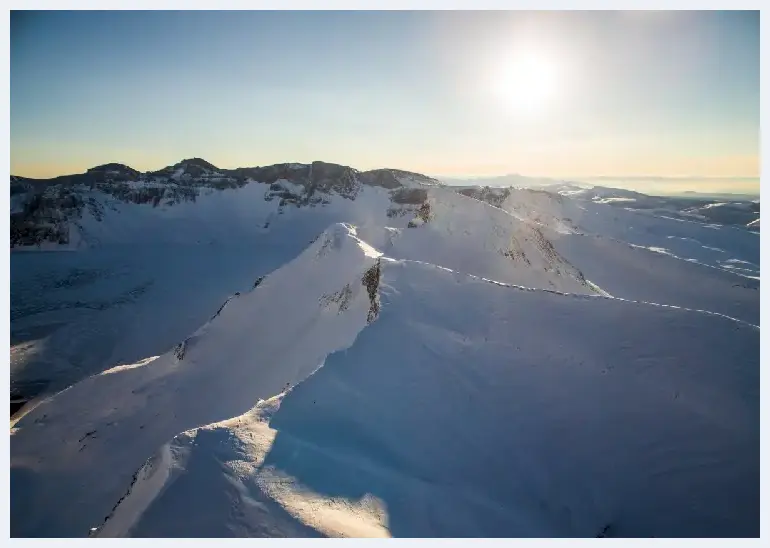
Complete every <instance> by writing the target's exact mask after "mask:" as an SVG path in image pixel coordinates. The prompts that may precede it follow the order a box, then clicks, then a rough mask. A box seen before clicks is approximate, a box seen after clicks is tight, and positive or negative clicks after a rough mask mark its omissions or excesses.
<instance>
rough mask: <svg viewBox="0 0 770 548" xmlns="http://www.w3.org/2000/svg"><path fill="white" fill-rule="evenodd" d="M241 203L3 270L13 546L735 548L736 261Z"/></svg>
mask: <svg viewBox="0 0 770 548" xmlns="http://www.w3.org/2000/svg"><path fill="white" fill-rule="evenodd" d="M259 187H260V185H247V186H245V187H243V188H242V189H238V190H228V191H223V192H217V193H213V194H211V195H210V196H209V197H204V198H199V200H198V201H197V203H195V204H180V205H179V206H176V207H178V209H175V208H168V209H167V210H165V211H161V210H153V209H152V208H149V207H148V208H143V206H137V205H133V204H132V205H124V206H123V210H121V212H120V213H115V214H114V215H111V216H109V217H108V218H106V219H105V221H104V222H102V223H93V224H92V225H91V226H88V224H87V223H85V224H86V227H85V229H86V230H84V232H85V233H87V236H88V237H89V238H91V241H94V242H95V241H98V242H99V245H98V246H96V247H93V248H91V249H87V250H79V251H76V252H72V253H53V252H46V253H35V252H22V253H14V254H13V255H12V264H11V267H12V272H11V274H12V286H11V299H12V301H11V305H12V311H11V319H12V330H11V335H12V349H11V362H12V364H11V367H12V369H11V378H12V381H14V382H15V383H17V384H19V385H22V386H23V385H24V383H25V382H26V383H33V382H34V381H41V382H47V383H49V384H48V387H47V388H46V389H45V390H47V393H51V392H55V391H56V390H60V389H64V388H66V387H67V386H69V385H70V384H71V383H73V382H75V381H80V382H77V383H76V384H74V385H73V386H71V387H70V388H67V389H66V390H64V391H63V392H60V393H58V394H57V395H56V396H54V397H51V398H49V399H47V400H45V401H43V402H42V403H40V404H39V405H38V406H37V407H35V408H34V409H32V410H31V411H30V412H29V413H28V414H27V415H26V416H24V417H23V418H22V419H21V420H20V421H19V422H18V423H16V424H15V425H14V426H13V428H12V433H11V534H12V535H13V536H86V535H89V534H91V535H94V536H407V537H419V536H466V537H467V536H473V537H478V536H481V537H483V536H588V537H594V536H597V535H602V536H756V535H758V534H759V327H758V326H759V280H758V277H759V266H758V265H759V237H758V235H757V234H753V233H751V232H750V231H748V230H745V229H743V228H738V227H728V226H721V227H714V226H709V225H707V224H704V223H698V222H694V221H682V220H679V219H666V218H661V217H660V216H659V215H657V214H654V215H653V214H650V213H649V212H639V211H629V210H626V209H623V208H622V207H618V206H617V205H611V204H607V203H594V202H593V201H591V200H583V201H579V200H573V199H571V198H569V197H566V196H562V197H559V198H558V199H557V198H556V196H555V195H552V194H547V193H535V192H530V191H525V190H521V191H516V192H515V193H512V194H511V195H510V196H509V197H508V198H507V199H506V200H505V202H504V203H502V204H501V207H500V208H494V207H492V206H490V205H489V204H486V203H482V202H479V201H477V200H473V199H471V198H467V197H465V196H461V195H459V194H456V193H454V192H453V191H452V190H450V189H446V188H431V189H430V191H429V202H430V203H431V206H432V207H431V212H432V215H433V216H432V218H431V219H430V220H429V221H428V222H427V223H419V224H421V226H416V227H414V228H409V227H408V226H407V223H408V222H409V221H410V220H411V219H412V218H413V217H412V216H404V217H395V218H389V217H386V216H385V214H384V211H385V210H386V209H387V207H388V206H389V205H390V204H389V198H388V194H387V192H386V191H385V190H384V189H379V188H367V189H365V190H366V192H364V193H362V195H360V196H359V197H358V198H357V199H356V200H355V201H350V200H344V199H335V200H332V203H331V204H329V206H328V207H326V208H315V209H306V208H298V209H288V210H286V212H285V213H284V214H281V215H278V214H277V213H276V211H275V204H274V203H269V202H265V201H264V200H262V199H261V193H260V192H261V191H263V190H264V188H262V190H261V191H260V192H257V191H256V190H254V188H257V189H258V188H259ZM209 200H210V201H209ZM196 208H198V209H196ZM266 220H269V221H270V222H269V223H268V225H269V226H268V228H267V229H265V228H264V225H265V221H266ZM342 223H344V224H342ZM544 241H547V242H548V243H547V244H545V243H544ZM506 250H508V251H510V250H514V251H515V252H512V253H510V254H509V255H505V254H504V253H503V251H506ZM523 257H526V260H524V259H523ZM373 272H376V273H377V275H376V276H375V278H376V282H377V283H376V291H375V293H374V294H372V293H371V292H370V290H369V288H368V287H367V285H366V283H365V280H371V279H373V278H372V273H373ZM263 277H264V278H263ZM260 278H262V279H260ZM256 282H258V283H256ZM255 283H256V287H255ZM236 292H238V293H239V294H238V295H236V294H235V293H236ZM228 299H229V300H228ZM225 302H226V304H225V305H224V307H222V304H223V303H225ZM373 303H376V306H374V304H373ZM220 307H222V308H220ZM373 307H374V309H376V311H375V312H374V313H373V312H372V311H373ZM140 360H142V361H141V362H140ZM100 372H101V373H100ZM81 379H83V380H81Z"/></svg>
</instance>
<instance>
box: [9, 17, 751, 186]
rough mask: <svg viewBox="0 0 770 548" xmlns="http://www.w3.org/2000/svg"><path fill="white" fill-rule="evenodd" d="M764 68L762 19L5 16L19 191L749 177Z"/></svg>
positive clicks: (13, 164)
mask: <svg viewBox="0 0 770 548" xmlns="http://www.w3.org/2000/svg"><path fill="white" fill-rule="evenodd" d="M523 54H526V55H536V56H540V57H544V58H546V59H548V60H550V62H551V65H552V66H553V67H555V68H554V73H555V75H556V82H557V85H556V92H555V93H554V94H553V96H552V97H551V98H550V99H549V100H548V101H547V102H544V104H543V105H541V107H542V108H541V109H540V110H538V111H537V112H528V111H522V109H517V108H515V107H517V106H520V105H516V104H512V103H514V102H515V101H516V99H515V97H516V93H512V94H511V98H510V99H507V98H506V96H505V94H500V93H493V90H496V89H498V87H499V84H500V81H501V79H502V76H501V75H502V74H504V73H505V70H506V66H507V64H508V63H509V60H510V59H515V58H516V57H517V56H521V55H523ZM759 54H760V53H759V12H667V13H666V12H663V13H654V12H646V13H645V12H551V13H547V12H12V15H11V172H12V173H13V174H16V175H25V176H31V177H47V176H54V175H60V174H64V173H77V172H82V171H84V170H85V169H87V168H89V167H92V166H94V165H98V164H103V163H107V162H121V163H126V164H128V165H130V166H132V167H134V168H136V169H140V170H148V169H159V168H161V167H163V166H166V165H169V164H173V163H175V162H177V161H179V160H180V159H182V158H189V157H193V156H199V157H203V158H205V159H207V160H209V161H210V162H212V163H214V164H216V165H218V166H220V167H225V168H231V167H238V166H253V165H265V164H273V163H279V162H289V161H296V162H309V161H312V160H324V161H329V162H336V163H341V164H346V165H351V166H354V167H356V168H359V169H369V168H375V167H386V166H387V167H397V168H402V169H408V170H414V171H418V172H422V173H428V174H432V175H446V176H472V175H479V176H481V175H495V174H504V173H521V174H525V175H533V176H546V177H576V178H577V177H591V176H610V177H622V176H630V175H636V176H711V177H758V175H759ZM516 85H527V84H526V82H522V83H520V84H519V83H516ZM509 86H510V83H509Z"/></svg>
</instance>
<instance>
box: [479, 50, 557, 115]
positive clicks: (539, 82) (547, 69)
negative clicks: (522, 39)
mask: <svg viewBox="0 0 770 548" xmlns="http://www.w3.org/2000/svg"><path fill="white" fill-rule="evenodd" d="M494 78H495V80H496V82H495V86H494V87H495V91H496V92H497V95H498V96H499V97H500V98H501V99H502V100H503V101H504V103H505V104H506V105H507V106H508V107H509V108H510V109H512V110H513V111H515V112H523V113H528V114H536V113H539V112H541V111H543V110H544V109H546V108H547V107H548V105H549V104H550V103H552V101H553V100H554V98H555V97H556V95H557V92H558V90H559V71H558V67H557V65H556V64H555V63H554V62H553V61H552V60H551V59H549V58H547V57H545V56H541V55H536V54H534V53H526V54H521V55H517V56H514V57H512V58H509V59H506V60H505V61H504V62H503V63H502V66H500V67H499V68H498V72H497V74H496V75H495V76H494Z"/></svg>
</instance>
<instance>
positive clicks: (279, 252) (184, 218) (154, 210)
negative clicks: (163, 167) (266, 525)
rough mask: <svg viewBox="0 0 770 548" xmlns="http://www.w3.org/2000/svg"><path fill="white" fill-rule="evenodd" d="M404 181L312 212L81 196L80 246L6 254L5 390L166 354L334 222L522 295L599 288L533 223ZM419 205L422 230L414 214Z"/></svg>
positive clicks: (261, 191) (287, 185) (287, 186)
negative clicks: (402, 190)
mask: <svg viewBox="0 0 770 548" xmlns="http://www.w3.org/2000/svg"><path fill="white" fill-rule="evenodd" d="M399 180H400V182H401V184H403V185H405V187H406V188H407V189H412V190H414V189H417V190H418V192H416V193H414V192H413V193H412V194H413V195H410V194H409V193H406V195H401V194H398V193H399V189H398V188H396V189H387V188H383V187H377V186H363V187H362V188H361V189H360V190H359V191H358V193H357V195H356V196H355V199H348V198H345V197H343V196H340V195H336V194H334V193H329V194H325V195H324V200H325V202H326V203H323V204H318V205H317V206H312V205H303V206H298V205H295V204H293V203H289V202H287V203H284V205H281V200H282V199H283V198H278V197H276V198H275V199H272V198H271V199H265V194H266V193H267V194H268V195H270V194H271V193H275V194H276V195H277V196H282V195H283V196H290V195H291V194H290V193H291V192H295V193H298V192H299V190H298V186H297V185H295V184H293V183H291V182H289V181H285V180H279V181H277V182H275V183H273V184H271V185H266V184H262V183H257V182H252V183H249V184H246V185H243V186H241V187H238V188H228V189H224V190H215V189H205V188H204V189H203V190H202V191H201V194H200V195H199V196H198V197H197V198H196V200H195V201H181V202H179V203H176V204H174V205H173V206H168V205H163V204H161V205H159V206H157V207H156V206H153V204H152V203H150V202H147V203H132V202H125V201H121V200H118V199H116V198H114V197H112V196H110V195H107V194H105V193H102V192H97V191H94V192H93V193H90V194H86V195H85V197H84V199H85V200H90V199H91V198H93V200H94V202H95V203H97V204H98V206H99V207H94V208H87V209H85V210H84V212H83V215H82V217H81V218H80V219H79V220H78V226H79V228H78V230H80V232H81V234H82V236H83V242H84V245H85V247H83V248H81V249H79V250H78V251H77V252H75V253H67V254H63V253H13V254H12V256H11V286H12V291H11V320H12V324H11V337H12V349H11V364H12V367H11V372H12V374H11V380H12V385H13V386H14V387H17V388H18V390H19V391H21V392H29V390H30V389H31V388H30V387H32V386H40V385H44V386H46V388H45V389H44V392H45V393H52V392H56V391H58V390H61V389H63V388H65V387H66V386H68V385H70V384H72V383H73V382H76V381H77V380H80V379H81V378H83V377H84V376H87V375H90V374H93V373H96V372H99V371H102V370H104V369H107V368H109V367H112V366H114V365H117V364H120V363H132V362H135V361H137V360H140V359H143V358H145V357H147V356H150V355H158V354H161V353H163V352H164V351H166V350H167V349H168V348H169V347H171V346H173V345H174V344H176V343H177V342H178V341H179V340H181V339H182V338H184V337H185V336H186V335H187V334H189V333H190V332H191V331H193V330H194V329H196V328H197V327H198V326H199V325H200V324H201V323H202V322H204V321H205V320H206V319H207V318H208V316H209V315H210V313H211V312H210V311H211V310H213V309H215V308H216V307H218V306H219V304H220V303H221V302H222V301H223V300H224V299H225V298H226V297H227V296H228V295H231V294H232V293H234V292H236V291H246V290H248V289H250V288H251V287H252V285H253V283H254V281H255V280H256V279H257V278H259V277H261V276H264V275H266V274H268V273H269V272H271V271H273V270H275V269H277V268H279V267H280V266H281V265H283V264H285V263H286V262H288V261H289V260H291V259H292V258H294V257H296V256H297V255H298V254H299V253H300V252H301V251H302V250H303V249H304V248H305V247H306V246H307V245H308V243H309V242H310V241H311V240H313V239H314V238H316V237H318V235H319V234H320V233H321V232H323V231H324V229H326V228H327V227H328V226H330V225H331V224H334V223H338V222H346V223H351V224H353V225H355V226H356V227H357V228H358V231H359V233H360V234H361V236H362V237H363V238H364V239H365V240H366V241H368V242H371V243H372V245H374V246H376V247H378V248H380V249H382V250H384V251H386V252H387V253H388V254H389V255H390V256H392V257H396V258H405V259H412V260H419V261H423V262H429V263H432V264H439V265H442V266H446V267H448V268H452V269H455V270H460V271H464V272H469V273H471V274H475V275H479V276H482V277H486V278H490V279H495V280H498V281H503V282H508V283H516V284H520V285H527V286H531V287H539V288H546V289H548V288H550V289H557V290H561V291H570V292H580V293H593V292H594V291H593V290H592V289H591V288H590V286H589V285H588V284H587V282H586V281H585V280H584V279H583V278H582V274H581V272H580V271H579V269H578V268H577V267H576V266H575V265H574V264H571V263H570V262H569V261H567V260H566V259H565V258H564V257H562V256H560V255H559V254H558V252H556V251H555V250H554V249H553V248H552V246H551V244H550V240H548V239H547V238H546V237H545V235H544V234H543V233H542V231H541V230H540V228H539V227H538V226H537V225H532V224H530V223H527V222H522V221H518V220H517V219H514V218H513V217H511V216H510V215H508V214H506V212H504V211H501V210H500V209H496V208H493V207H491V206H489V205H488V204H485V203H482V202H479V201H476V200H471V199H469V198H466V197H464V196H461V195H459V194H457V193H456V192H453V191H452V190H451V189H448V188H442V187H435V186H421V185H420V183H419V181H415V180H412V179H409V178H408V177H406V176H404V175H401V176H399ZM271 188H275V189H276V190H272V191H271V190H270V189H271ZM421 189H422V190H421ZM268 198H270V196H268ZM424 204H427V208H429V210H430V211H429V213H428V214H427V215H426V218H427V219H428V222H427V223H426V222H424V221H423V220H422V219H421V218H420V217H419V216H418V209H419V208H420V207H422V206H423V205H424ZM94 211H95V212H97V213H98V215H95V214H94ZM99 212H101V213H99ZM35 390H36V391H37V390H38V389H37V388H35ZM30 395H31V394H30Z"/></svg>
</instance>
